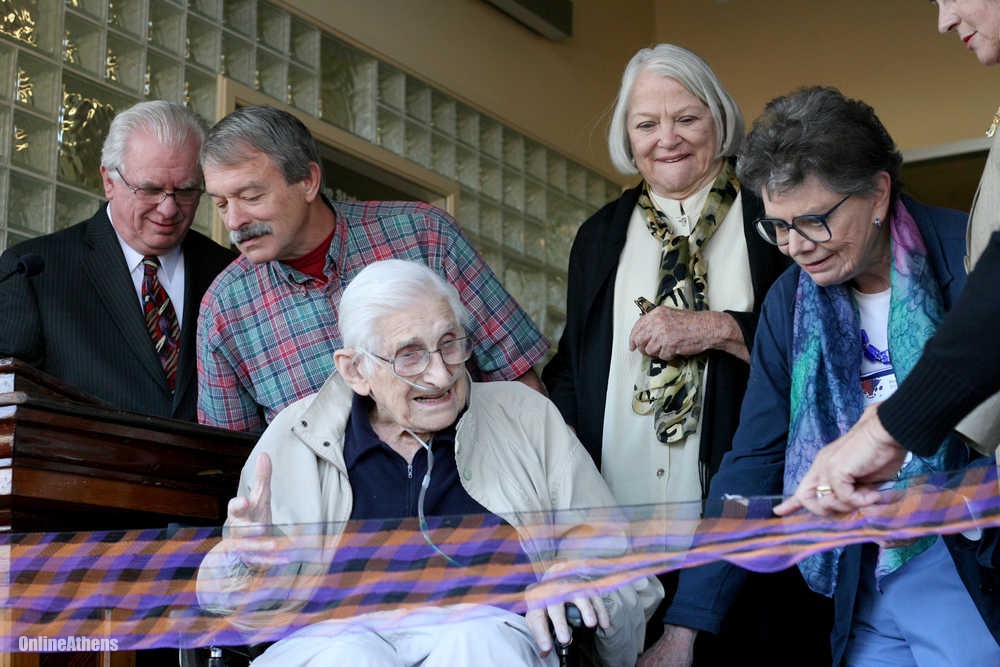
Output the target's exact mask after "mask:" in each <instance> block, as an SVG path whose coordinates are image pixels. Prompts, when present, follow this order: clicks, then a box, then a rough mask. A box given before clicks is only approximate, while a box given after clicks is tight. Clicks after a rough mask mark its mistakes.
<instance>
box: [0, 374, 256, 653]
mask: <svg viewBox="0 0 1000 667" xmlns="http://www.w3.org/2000/svg"><path fill="white" fill-rule="evenodd" d="M255 442H256V436H253V435H249V434H246V433H236V432H232V431H226V430H222V429H217V428H211V427H207V426H200V425H198V424H192V423H189V422H184V421H180V420H176V419H166V418H162V417H153V416H149V415H140V414H136V413H132V412H126V411H124V410H119V409H117V408H114V407H112V406H110V405H108V404H106V403H103V402H102V401H99V400H98V399H96V398H93V397H91V396H88V395H86V394H84V393H82V392H80V391H77V390H75V389H73V388H71V387H68V386H66V385H65V384H63V383H61V382H59V381H58V380H56V379H55V378H53V377H51V376H48V375H46V374H45V373H42V372H40V371H38V370H35V369H34V368H31V367H30V366H28V365H26V364H23V363H21V362H19V361H17V360H14V359H0V530H2V531H7V532H17V533H22V532H39V531H90V530H104V529H128V528H153V527H164V526H166V525H167V524H168V523H171V522H177V523H181V524H184V525H221V524H222V522H223V521H224V520H225V517H226V504H227V502H228V500H229V499H230V498H232V497H233V495H235V493H236V488H237V483H238V481H239V474H240V469H241V468H242V467H243V463H244V462H245V461H246V458H247V456H248V455H249V453H250V450H251V449H252V447H253V445H254V443H255ZM0 574H2V575H3V577H4V578H6V573H0ZM126 653H127V655H126ZM62 655H63V654H41V656H42V660H41V662H42V664H46V665H48V664H56V663H57V662H58V663H60V664H66V663H65V661H62V660H54V659H55V658H57V657H58V656H62ZM71 655H75V656H77V657H81V656H86V655H88V654H65V656H63V657H69V656H71ZM90 655H92V656H95V657H96V656H101V657H100V659H99V660H98V664H130V663H131V662H132V661H133V659H134V658H133V657H132V654H131V653H129V652H122V653H120V654H111V655H110V656H109V655H107V654H103V655H102V654H90ZM72 662H73V663H77V662H78V661H77V660H76V659H74V660H72ZM88 663H89V664H94V662H93V661H88ZM37 664H39V655H38V654H28V653H14V654H9V655H0V667H2V666H3V665H18V666H26V665H37ZM79 664H83V663H79Z"/></svg>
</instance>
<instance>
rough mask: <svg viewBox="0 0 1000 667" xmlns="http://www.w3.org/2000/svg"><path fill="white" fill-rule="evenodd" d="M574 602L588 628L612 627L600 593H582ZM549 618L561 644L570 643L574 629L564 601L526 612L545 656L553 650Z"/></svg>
mask: <svg viewBox="0 0 1000 667" xmlns="http://www.w3.org/2000/svg"><path fill="white" fill-rule="evenodd" d="M572 602H573V604H575V605H576V606H577V608H578V609H579V610H580V616H582V617H583V624H584V625H586V626H587V627H588V628H594V627H600V628H602V629H604V630H607V629H608V628H610V627H611V618H610V617H609V616H608V610H607V607H605V605H604V600H603V599H602V598H601V596H599V595H593V596H589V597H588V596H585V595H581V596H579V597H575V598H573V599H572ZM549 620H551V621H552V629H553V630H555V633H556V641H558V642H559V643H560V644H568V643H569V641H570V639H572V637H573V631H572V630H571V629H570V627H569V622H568V621H567V620H566V605H565V604H563V603H562V602H559V603H556V604H550V605H549V606H548V607H546V608H544V609H530V610H529V611H528V613H527V614H525V621H527V623H528V629H529V630H531V636H532V637H534V638H535V644H536V645H537V646H538V652H539V654H540V655H541V656H542V657H543V658H544V657H545V656H547V655H548V654H549V653H550V652H551V651H552V633H551V632H549Z"/></svg>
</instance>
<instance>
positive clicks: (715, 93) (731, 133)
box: [608, 44, 743, 174]
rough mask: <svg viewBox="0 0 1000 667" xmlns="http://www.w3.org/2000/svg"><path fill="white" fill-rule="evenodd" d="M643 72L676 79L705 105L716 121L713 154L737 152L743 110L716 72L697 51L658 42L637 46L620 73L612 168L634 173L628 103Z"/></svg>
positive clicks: (610, 140)
mask: <svg viewBox="0 0 1000 667" xmlns="http://www.w3.org/2000/svg"><path fill="white" fill-rule="evenodd" d="M643 71H650V72H653V73H655V74H659V75H660V76H663V77H670V78H672V79H677V81H679V82H680V84H681V85H682V86H684V87H685V88H686V89H687V90H688V92H690V93H691V94H692V95H694V96H695V97H697V98H698V99H699V100H701V101H702V102H703V103H704V104H705V106H707V107H708V109H709V111H710V112H711V114H712V120H713V121H714V122H715V138H716V142H717V145H716V149H715V157H717V158H720V157H730V156H733V155H736V154H737V153H738V152H739V150H740V144H741V143H742V142H743V112H742V111H740V108H739V106H738V105H737V104H736V100H734V99H733V97H732V95H730V94H729V91H727V90H726V89H725V88H724V87H723V85H722V82H720V81H719V78H718V77H717V76H715V72H713V71H712V68H711V67H709V66H708V63H706V62H705V61H704V60H702V59H701V58H700V57H698V56H697V55H696V54H694V53H692V52H691V51H688V50H687V49H685V48H682V47H680V46H674V45H673V44H657V45H656V46H654V47H652V48H647V49H640V50H639V52H638V53H636V54H635V55H634V56H632V60H630V61H629V63H628V65H627V66H626V67H625V72H624V73H623V74H622V85H621V88H619V89H618V100H617V101H616V102H615V109H614V111H613V112H612V114H611V127H610V128H609V129H608V152H609V153H610V154H611V163H612V164H613V165H614V166H615V169H617V170H618V171H620V172H621V173H623V174H637V173H639V171H638V169H636V168H635V163H634V160H633V155H632V143H631V142H630V141H629V138H628V113H629V108H628V103H629V97H630V96H631V95H632V88H633V87H634V86H635V82H636V79H638V78H639V74H641V73H642V72H643Z"/></svg>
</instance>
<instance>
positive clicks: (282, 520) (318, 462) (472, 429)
mask: <svg viewBox="0 0 1000 667" xmlns="http://www.w3.org/2000/svg"><path fill="white" fill-rule="evenodd" d="M351 401H352V392H351V390H350V388H349V387H348V386H347V385H346V384H345V383H344V382H343V381H342V380H341V378H340V377H339V376H338V375H337V374H334V375H332V376H331V377H330V379H329V380H327V382H326V383H325V384H324V385H323V387H322V388H321V389H320V391H319V392H317V393H316V394H313V395H311V396H308V397H306V398H303V399H301V400H299V401H297V402H295V403H293V404H291V405H289V406H288V407H287V408H285V409H284V410H282V411H281V413H279V414H278V416H277V417H276V418H275V420H274V421H273V422H272V423H271V425H270V426H269V427H268V428H267V430H266V431H265V432H264V434H263V435H262V436H261V438H260V441H259V442H258V443H257V445H256V446H255V447H254V449H253V451H252V452H251V454H250V458H249V459H248V460H247V462H246V464H245V465H244V467H243V472H242V475H241V477H240V488H239V492H238V493H239V495H242V496H248V495H249V494H250V492H251V489H252V488H253V485H254V470H255V462H256V458H257V456H258V455H259V454H260V453H261V452H266V453H267V454H268V455H269V457H270V458H271V463H272V474H271V514H272V522H273V523H274V524H275V525H284V526H288V525H292V524H310V525H315V524H326V530H325V531H323V532H324V533H325V534H326V535H327V536H328V537H327V538H325V539H326V541H325V542H324V545H323V548H324V549H327V550H332V549H335V548H336V538H335V535H336V533H338V532H339V531H340V530H342V529H343V522H345V521H347V520H348V519H349V518H350V515H351V509H352V495H351V488H350V482H349V480H348V476H347V471H346V466H345V463H344V457H343V444H344V432H345V429H346V425H347V419H348V416H349V414H350V409H351ZM455 459H456V463H457V467H458V470H459V475H460V478H461V481H462V486H464V487H465V490H466V491H467V492H468V493H469V495H470V496H472V497H473V498H474V499H475V500H476V501H477V502H479V503H480V504H481V505H483V506H484V507H485V508H487V509H488V510H489V511H490V512H492V513H494V514H497V515H499V516H500V517H502V518H503V519H504V520H505V521H507V522H508V523H510V524H511V525H512V526H514V527H515V528H516V529H517V530H518V533H519V536H520V538H521V542H522V547H523V548H524V550H525V552H526V553H527V554H528V556H529V557H530V558H531V559H532V562H533V564H534V567H535V570H536V572H537V573H538V574H539V575H540V576H542V575H544V574H545V572H546V571H548V570H549V569H550V568H551V567H552V566H554V565H557V563H558V562H559V561H560V560H562V559H565V558H568V557H571V556H572V554H568V553H565V551H563V550H561V549H560V544H559V541H560V537H564V536H565V535H566V534H567V533H568V532H576V531H577V530H583V529H586V527H585V526H584V525H582V524H579V525H575V526H558V527H556V526H551V525H550V526H539V525H538V517H539V516H540V514H538V513H546V514H544V515H541V516H551V510H561V509H572V508H580V509H584V508H592V507H613V506H614V505H615V501H614V498H613V496H612V495H611V491H610V490H609V489H608V486H607V484H605V482H604V479H603V478H602V477H601V475H600V473H599V472H598V471H597V469H596V468H595V466H594V464H593V461H592V460H591V458H590V455H589V454H587V452H586V450H584V448H583V446H582V445H581V444H580V442H579V441H578V440H577V439H576V436H575V435H574V434H573V432H572V431H571V430H570V429H569V428H568V427H567V426H566V424H565V422H564V421H563V419H562V417H561V415H560V414H559V411H558V410H557V409H556V407H555V406H554V405H553V404H552V403H551V402H550V401H549V400H548V399H545V398H543V397H541V396H540V395H539V394H538V393H537V392H535V391H534V390H532V389H529V388H528V387H527V386H525V385H524V384H521V383H519V382H490V383H475V382H474V383H471V388H470V394H469V407H468V409H467V410H466V411H465V413H464V414H463V416H462V418H461V419H460V420H459V422H458V425H457V428H456V436H455ZM582 514H583V513H582ZM591 527H592V528H594V529H595V530H596V531H598V532H599V534H601V535H611V536H615V535H617V536H618V537H617V538H614V537H612V538H609V539H606V540H605V542H606V546H607V555H608V556H617V555H621V554H623V553H625V551H626V549H627V540H626V539H625V536H624V534H623V532H622V531H623V530H624V528H623V524H621V523H615V524H614V525H612V526H611V527H609V526H608V525H604V526H600V527H593V526H591ZM329 536H333V537H329ZM328 555H329V553H328V552H327V556H328ZM327 556H320V557H318V558H322V559H324V560H326V562H329V560H328V559H327ZM315 565H316V569H317V570H319V569H322V568H321V567H320V564H319V563H316V564H315ZM307 569H310V570H311V569H313V568H309V567H308V566H307ZM220 575H223V576H220ZM304 576H307V575H306V573H305V572H304V571H303V572H301V573H300V575H299V579H298V580H297V581H295V582H291V581H290V582H289V585H290V586H295V587H296V588H302V585H303V584H304V583H306V582H304V581H302V577H304ZM220 581H225V582H226V583H225V585H224V586H222V587H220V585H219V582H220ZM271 585H272V586H273V584H271ZM306 586H308V584H306ZM252 588H253V573H252V571H251V570H250V569H249V568H247V567H245V566H243V565H242V564H241V563H240V561H239V559H238V557H234V556H233V554H232V552H231V551H230V550H229V549H228V547H227V543H226V542H223V543H220V544H219V545H218V546H217V547H216V548H215V549H213V551H212V553H210V554H209V555H208V556H207V557H206V559H205V562H204V563H203V565H202V568H201V570H200V571H199V582H198V595H199V599H200V600H201V602H202V605H203V606H205V607H208V608H210V609H212V610H213V611H216V612H220V613H228V612H231V611H232V610H233V609H236V608H239V607H241V606H242V604H243V603H242V599H241V598H242V597H243V595H242V594H243V593H245V592H246V591H247V590H251V589H252ZM662 597H663V589H662V587H661V586H660V584H659V582H658V581H657V580H656V578H655V577H649V578H646V579H642V580H640V581H638V582H637V583H635V584H632V585H630V586H626V587H624V588H623V589H619V590H617V591H615V592H614V593H612V594H610V595H608V596H605V604H606V605H607V607H608V612H609V614H610V615H611V622H612V628H611V630H609V631H608V632H602V633H599V639H600V641H599V650H600V653H601V655H602V657H603V658H606V659H605V662H606V663H608V664H632V662H634V656H635V655H637V654H638V652H639V651H641V649H642V645H643V640H644V633H645V624H646V621H647V619H648V618H649V617H650V616H651V615H652V613H653V612H654V610H655V609H656V607H657V605H658V604H659V602H660V600H661V599H662ZM627 656H631V658H628V657H627Z"/></svg>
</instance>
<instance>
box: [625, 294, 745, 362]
mask: <svg viewBox="0 0 1000 667" xmlns="http://www.w3.org/2000/svg"><path fill="white" fill-rule="evenodd" d="M628 345H629V349H630V350H638V351H639V352H642V353H643V354H645V355H646V356H648V357H654V358H657V359H662V360H664V361H671V360H673V359H676V358H677V357H690V356H694V355H696V354H701V353H702V352H704V351H705V350H710V349H715V350H722V351H723V352H728V353H729V354H732V355H733V356H735V357H738V358H740V359H743V360H744V361H747V360H748V359H749V358H750V354H749V352H748V351H747V348H746V345H745V344H744V341H743V333H742V332H741V331H740V328H739V326H738V325H737V324H736V320H735V319H733V317H732V316H731V315H729V314H728V313H720V312H716V311H713V310H698V311H695V310H679V309H677V308H669V307H667V306H657V307H656V308H654V309H653V310H651V311H649V312H648V313H646V314H645V315H643V316H642V317H640V318H639V321H638V322H636V323H635V326H634V327H632V332H631V334H629V338H628Z"/></svg>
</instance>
